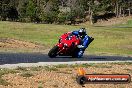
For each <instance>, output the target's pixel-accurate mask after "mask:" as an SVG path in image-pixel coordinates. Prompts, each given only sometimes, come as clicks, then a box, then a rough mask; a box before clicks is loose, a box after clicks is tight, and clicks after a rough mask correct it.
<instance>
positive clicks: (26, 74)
mask: <svg viewBox="0 0 132 88" xmlns="http://www.w3.org/2000/svg"><path fill="white" fill-rule="evenodd" d="M21 76H22V77H32V76H34V75H33V74H32V73H31V72H23V73H22V74H21Z"/></svg>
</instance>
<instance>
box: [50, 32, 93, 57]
mask: <svg viewBox="0 0 132 88" xmlns="http://www.w3.org/2000/svg"><path fill="white" fill-rule="evenodd" d="M93 40H94V38H92V37H91V38H90V42H89V44H90V43H91V42H92V41H93ZM80 43H81V39H80V38H79V37H77V36H75V35H73V34H71V33H65V34H63V35H61V37H60V39H59V42H58V43H57V44H56V45H55V46H54V47H53V48H52V49H51V50H50V51H49V53H48V56H49V57H50V58H54V57H56V56H57V55H59V56H72V57H77V56H76V53H77V52H78V51H79V48H78V47H77V46H78V45H79V44H80Z"/></svg>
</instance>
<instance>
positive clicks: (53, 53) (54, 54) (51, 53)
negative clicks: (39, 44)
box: [48, 46, 59, 58]
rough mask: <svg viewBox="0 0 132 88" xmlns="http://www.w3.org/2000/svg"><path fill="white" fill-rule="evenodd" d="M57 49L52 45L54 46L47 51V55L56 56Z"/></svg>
mask: <svg viewBox="0 0 132 88" xmlns="http://www.w3.org/2000/svg"><path fill="white" fill-rule="evenodd" d="M58 49H59V47H58V46H54V47H53V48H52V49H51V50H50V51H49V53H48V56H49V57H50V58H54V57H56V56H57V52H58Z"/></svg>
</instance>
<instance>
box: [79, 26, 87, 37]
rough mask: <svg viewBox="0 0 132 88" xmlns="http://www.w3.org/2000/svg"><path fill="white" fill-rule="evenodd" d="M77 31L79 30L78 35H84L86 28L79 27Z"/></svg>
mask: <svg viewBox="0 0 132 88" xmlns="http://www.w3.org/2000/svg"><path fill="white" fill-rule="evenodd" d="M78 32H79V35H80V36H84V35H86V29H85V28H80V29H79V30H78Z"/></svg>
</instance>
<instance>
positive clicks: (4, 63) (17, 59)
mask: <svg viewBox="0 0 132 88" xmlns="http://www.w3.org/2000/svg"><path fill="white" fill-rule="evenodd" d="M106 62H132V57H129V56H127V57H123V56H96V55H84V57H83V58H71V57H63V56H61V57H60V56H59V57H56V58H49V57H48V56H47V54H41V53H0V68H14V67H18V66H23V67H28V66H43V65H57V64H76V63H106Z"/></svg>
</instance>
